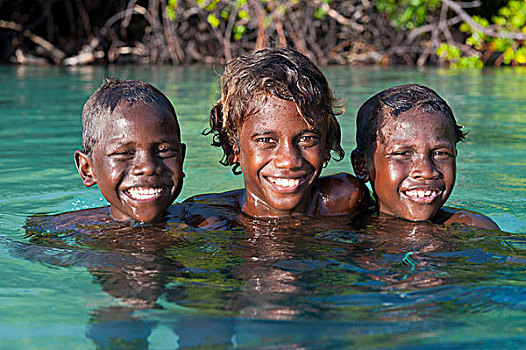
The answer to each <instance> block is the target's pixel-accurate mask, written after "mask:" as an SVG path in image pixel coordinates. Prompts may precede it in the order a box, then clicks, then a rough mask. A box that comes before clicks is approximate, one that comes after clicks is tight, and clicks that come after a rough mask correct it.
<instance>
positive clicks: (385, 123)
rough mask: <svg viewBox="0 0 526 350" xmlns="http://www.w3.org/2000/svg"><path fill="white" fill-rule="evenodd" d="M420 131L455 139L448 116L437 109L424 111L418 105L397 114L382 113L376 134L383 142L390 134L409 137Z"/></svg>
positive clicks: (429, 135)
mask: <svg viewBox="0 0 526 350" xmlns="http://www.w3.org/2000/svg"><path fill="white" fill-rule="evenodd" d="M421 133H425V134H426V135H427V136H428V137H430V138H432V137H436V136H440V135H447V137H448V138H452V139H453V140H454V139H455V130H454V123H453V121H452V120H451V119H450V118H448V117H447V116H446V115H444V114H443V113H441V112H439V111H436V110H431V111H424V110H422V109H420V108H418V107H416V108H411V109H410V110H408V111H405V112H403V113H401V114H399V115H398V116H394V115H392V114H382V119H381V120H380V121H379V128H378V130H377V133H376V135H377V138H378V139H379V141H380V142H383V141H385V140H387V139H389V138H390V136H391V135H396V136H398V137H407V138H411V137H415V136H416V135H417V134H421Z"/></svg>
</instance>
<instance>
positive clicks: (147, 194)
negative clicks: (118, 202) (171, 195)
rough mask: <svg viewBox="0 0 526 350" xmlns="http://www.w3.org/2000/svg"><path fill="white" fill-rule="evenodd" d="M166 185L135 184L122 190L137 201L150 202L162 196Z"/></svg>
mask: <svg viewBox="0 0 526 350" xmlns="http://www.w3.org/2000/svg"><path fill="white" fill-rule="evenodd" d="M166 190H167V187H165V186H151V187H150V186H135V187H130V188H128V189H126V190H125V191H124V192H125V193H126V195H127V196H128V197H130V198H131V199H133V200H135V201H138V202H151V201H155V200H157V199H158V198H160V197H162V196H163V194H164V193H165V191H166Z"/></svg>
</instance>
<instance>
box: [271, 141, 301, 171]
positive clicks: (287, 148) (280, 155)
mask: <svg viewBox="0 0 526 350" xmlns="http://www.w3.org/2000/svg"><path fill="white" fill-rule="evenodd" d="M301 160H302V157H301V155H300V152H299V150H298V149H296V147H294V145H293V144H291V143H282V144H281V145H280V146H279V147H278V149H277V152H276V154H275V158H274V165H275V166H276V168H281V169H295V168H299V167H300V166H301Z"/></svg>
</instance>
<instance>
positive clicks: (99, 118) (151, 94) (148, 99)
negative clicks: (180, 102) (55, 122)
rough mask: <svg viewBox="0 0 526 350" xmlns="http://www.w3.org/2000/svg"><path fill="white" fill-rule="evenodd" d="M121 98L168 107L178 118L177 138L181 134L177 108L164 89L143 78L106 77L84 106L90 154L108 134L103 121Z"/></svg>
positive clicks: (84, 145)
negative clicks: (105, 132) (163, 91)
mask: <svg viewBox="0 0 526 350" xmlns="http://www.w3.org/2000/svg"><path fill="white" fill-rule="evenodd" d="M121 101H124V103H128V104H130V105H133V104H134V103H146V104H149V105H153V106H155V107H157V108H159V109H165V110H167V111H168V112H169V113H170V114H171V115H173V117H174V119H175V122H176V125H177V137H178V138H180V137H181V133H180V130H179V123H178V122H177V115H176V114H175V110H174V107H173V106H172V104H171V103H170V101H169V100H168V98H167V97H166V96H165V95H164V94H163V93H162V92H161V91H159V90H158V89H156V88H155V87H153V86H152V85H150V84H148V83H146V82H143V81H138V80H120V79H117V78H104V82H103V83H102V85H101V86H99V88H98V89H97V91H95V92H94V93H93V95H91V97H90V98H89V99H88V101H87V102H86V104H85V105H84V108H83V109H82V151H83V152H84V153H85V154H86V155H88V156H89V157H91V153H92V152H93V147H94V146H95V145H96V144H97V143H98V142H100V140H101V138H102V136H103V134H104V131H103V130H102V129H103V127H104V123H103V120H104V119H105V118H111V114H112V113H113V111H114V110H115V108H116V107H117V106H118V105H119V103H121Z"/></svg>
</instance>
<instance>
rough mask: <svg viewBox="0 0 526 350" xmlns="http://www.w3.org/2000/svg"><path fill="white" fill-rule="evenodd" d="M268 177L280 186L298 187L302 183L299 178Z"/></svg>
mask: <svg viewBox="0 0 526 350" xmlns="http://www.w3.org/2000/svg"><path fill="white" fill-rule="evenodd" d="M268 179H269V181H270V182H272V183H273V184H276V185H277V186H279V187H296V186H298V185H299V184H300V180H299V179H286V178H282V177H268Z"/></svg>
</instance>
